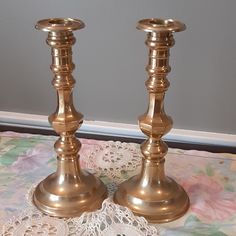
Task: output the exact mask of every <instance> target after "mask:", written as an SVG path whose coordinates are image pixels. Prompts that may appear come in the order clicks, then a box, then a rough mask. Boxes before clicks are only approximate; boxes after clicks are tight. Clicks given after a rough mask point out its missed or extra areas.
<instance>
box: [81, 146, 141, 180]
mask: <svg viewBox="0 0 236 236" xmlns="http://www.w3.org/2000/svg"><path fill="white" fill-rule="evenodd" d="M83 155H84V156H81V159H82V162H83V165H84V168H85V169H87V170H90V171H92V172H93V173H94V174H95V175H96V176H107V177H108V178H110V179H112V180H113V182H115V183H116V184H119V183H120V182H122V181H124V179H123V178H121V174H120V173H121V172H122V170H125V171H134V170H136V171H138V169H139V167H140V166H141V160H142V158H141V157H142V155H141V151H140V148H139V145H138V144H136V143H129V145H127V143H123V142H119V141H116V142H114V141H107V142H106V143H104V144H101V145H99V146H94V147H93V148H90V149H88V150H86V151H84V152H83ZM94 157H96V166H95V165H94V163H95V162H94Z"/></svg>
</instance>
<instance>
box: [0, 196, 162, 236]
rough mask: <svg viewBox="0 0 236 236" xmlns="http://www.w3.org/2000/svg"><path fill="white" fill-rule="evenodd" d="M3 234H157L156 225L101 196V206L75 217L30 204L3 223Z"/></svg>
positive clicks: (44, 235)
mask: <svg viewBox="0 0 236 236" xmlns="http://www.w3.org/2000/svg"><path fill="white" fill-rule="evenodd" d="M2 230H3V234H2V235H3V236H39V235H41V236H158V235H160V234H159V233H160V229H159V228H157V227H154V226H150V225H148V222H147V221H146V220H145V219H144V218H143V217H137V216H134V214H133V213H132V212H131V211H130V210H129V209H128V208H126V207H122V206H119V205H117V204H114V203H113V202H112V201H111V200H110V199H106V200H104V202H103V204H102V208H101V209H100V210H97V211H95V212H85V213H83V214H82V215H81V216H80V217H78V218H71V219H59V218H56V217H49V216H46V215H44V214H43V213H41V212H39V211H38V210H36V209H35V208H33V207H30V208H29V209H28V210H26V211H24V212H23V213H22V214H21V215H19V216H18V217H16V218H13V219H11V220H10V221H9V222H8V223H7V224H6V225H4V226H3V229H2Z"/></svg>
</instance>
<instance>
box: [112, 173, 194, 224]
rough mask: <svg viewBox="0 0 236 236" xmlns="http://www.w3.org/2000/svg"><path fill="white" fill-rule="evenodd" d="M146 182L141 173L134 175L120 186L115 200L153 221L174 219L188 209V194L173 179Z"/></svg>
mask: <svg viewBox="0 0 236 236" xmlns="http://www.w3.org/2000/svg"><path fill="white" fill-rule="evenodd" d="M144 184H145V183H144V181H141V178H140V175H136V176H133V177H132V178H131V179H129V180H127V181H125V182H123V183H122V184H121V185H120V186H119V188H118V190H117V191H116V193H115V196H114V202H115V203H118V204H120V205H123V206H126V207H128V208H129V209H130V210H131V211H133V213H134V214H135V215H138V216H143V217H145V218H146V219H147V220H148V221H149V222H152V223H165V222H169V221H173V220H175V219H177V218H179V217H181V216H182V215H184V214H185V212H186V211H187V210H188V208H189V198H188V195H187V194H186V192H185V191H184V189H183V188H182V187H181V186H180V185H178V184H177V183H176V182H175V181H174V180H173V179H171V178H168V177H166V178H165V179H164V180H162V181H160V182H152V183H148V184H147V183H146V184H145V186H144Z"/></svg>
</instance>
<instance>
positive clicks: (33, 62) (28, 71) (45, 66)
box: [0, 0, 236, 134]
mask: <svg viewBox="0 0 236 236" xmlns="http://www.w3.org/2000/svg"><path fill="white" fill-rule="evenodd" d="M235 10H236V1H235V0H225V1H223V0H197V1H196V0H162V1H161V0H146V1H145V0H126V1H124V0H123V1H122V0H120V1H118V0H97V1H96V0H95V1H92V0H82V1H79V0H68V1H65V0H64V1H63V0H48V1H45V0H41V1H32V0H19V1H13V0H1V1H0V72H1V77H0V78H1V86H0V110H2V111H11V112H22V113H33V114H43V115H48V114H50V113H52V112H53V111H54V110H55V106H56V98H55V91H54V89H53V87H52V86H51V83H50V81H51V78H52V74H51V72H50V70H49V64H50V63H51V57H50V51H49V47H48V46H47V45H46V44H45V39H46V33H43V32H38V31H36V30H35V29H34V24H35V23H36V21H37V20H39V19H42V18H48V17H58V16H59V17H75V18H80V19H82V20H83V21H84V22H85V23H86V25H87V27H86V28H85V29H84V30H81V31H79V32H76V37H77V39H78V41H77V44H76V45H75V47H74V49H73V50H74V62H75V64H76V70H75V71H74V73H73V74H74V77H75V78H76V79H77V85H76V88H75V90H74V98H75V104H76V107H77V108H79V110H80V111H81V112H82V113H83V114H84V115H85V119H87V120H103V121H112V122H124V123H131V124H135V123H137V116H138V115H140V114H142V113H144V112H145V110H146V107H147V93H146V89H145V86H144V81H145V80H146V73H145V70H144V67H145V66H146V63H147V49H146V47H145V45H144V40H145V37H146V35H145V33H144V32H141V31H138V30H136V29H135V25H136V22H137V21H138V20H139V19H142V18H149V17H163V18H176V19H179V20H181V21H183V22H184V23H186V25H187V30H186V31H185V32H182V33H177V34H175V39H176V45H175V47H174V48H172V51H171V61H170V62H171V66H172V72H171V73H170V74H169V79H170V81H171V87H170V89H169V91H168V93H167V96H166V111H167V113H168V114H169V115H171V116H172V117H173V119H174V127H175V128H183V129H193V130H205V131H212V132H223V133H234V134H236V125H235V123H236V110H235V101H236V93H235V89H236V45H235V43H236V19H235Z"/></svg>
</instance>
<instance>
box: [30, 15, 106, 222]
mask: <svg viewBox="0 0 236 236" xmlns="http://www.w3.org/2000/svg"><path fill="white" fill-rule="evenodd" d="M82 28H84V23H83V22H82V21H80V20H76V19H70V18H68V19H63V18H54V19H45V20H41V21H39V22H38V23H37V25H36V29H39V30H43V31H47V32H48V38H47V41H46V42H47V44H48V45H49V46H51V52H52V65H51V70H52V71H53V73H54V79H53V81H52V84H53V86H54V87H55V89H56V90H57V97H58V105H57V109H56V111H55V112H54V113H53V114H52V115H51V116H49V122H50V123H51V125H52V126H53V128H54V130H55V131H56V132H57V133H58V134H59V135H60V138H59V139H58V140H57V141H56V143H55V145H54V147H55V151H56V153H57V170H56V172H55V173H53V174H51V175H49V176H48V177H47V178H46V179H44V180H43V181H42V182H41V183H39V185H38V186H37V187H36V189H35V192H34V195H33V202H34V204H35V205H36V207H37V208H39V209H40V210H41V211H43V212H44V213H46V214H49V215H52V216H58V217H74V216H79V215H81V213H83V212H84V211H93V210H96V209H98V208H100V206H101V204H102V201H103V200H104V199H105V198H106V196H107V190H106V187H105V186H104V184H103V183H102V182H101V181H100V180H99V179H97V178H96V177H94V176H93V175H92V174H89V173H87V172H85V171H82V170H81V169H80V165H79V154H78V152H79V150H80V148H81V143H80V141H79V140H78V139H77V138H76V137H75V132H76V130H77V129H78V128H79V127H80V126H81V124H82V122H83V115H82V114H81V113H79V112H77V111H76V110H75V108H74V105H73V100H72V89H73V87H74V84H75V80H74V78H73V76H72V71H73V69H74V67H75V65H74V64H73V62H72V45H73V44H74V43H75V41H76V39H75V37H74V36H73V33H72V31H73V30H78V29H82Z"/></svg>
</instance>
